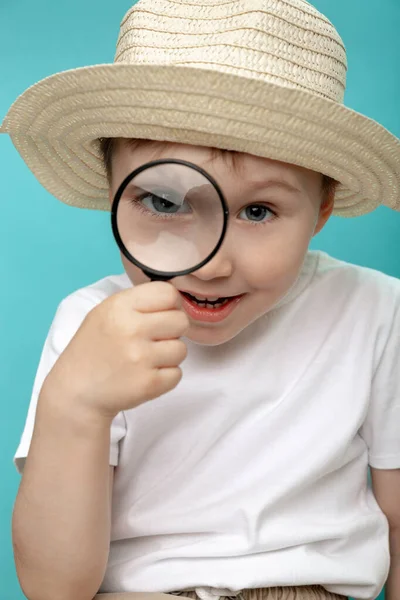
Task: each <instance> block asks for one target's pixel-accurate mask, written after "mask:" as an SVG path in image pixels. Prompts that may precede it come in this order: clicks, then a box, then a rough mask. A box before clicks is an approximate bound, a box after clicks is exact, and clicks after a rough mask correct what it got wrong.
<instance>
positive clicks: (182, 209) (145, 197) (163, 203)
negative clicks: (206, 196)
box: [137, 192, 190, 215]
mask: <svg viewBox="0 0 400 600" xmlns="http://www.w3.org/2000/svg"><path fill="white" fill-rule="evenodd" d="M137 200H138V201H139V202H140V204H142V205H143V206H145V207H146V208H147V209H148V210H149V211H150V212H152V213H155V214H164V215H172V214H176V213H179V214H182V213H190V206H189V204H188V203H187V202H186V201H184V202H183V203H182V201H181V200H180V199H178V200H176V201H174V199H173V198H170V197H168V195H164V196H159V195H157V194H153V193H150V192H147V193H144V194H142V195H140V196H139V198H138V199H137Z"/></svg>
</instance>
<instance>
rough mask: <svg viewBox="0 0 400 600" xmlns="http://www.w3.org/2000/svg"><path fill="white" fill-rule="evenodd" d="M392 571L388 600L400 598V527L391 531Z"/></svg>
mask: <svg viewBox="0 0 400 600" xmlns="http://www.w3.org/2000/svg"><path fill="white" fill-rule="evenodd" d="M390 556H391V559H390V572H389V578H388V580H387V583H386V597H385V598H386V600H399V598H400V529H395V528H391V531H390Z"/></svg>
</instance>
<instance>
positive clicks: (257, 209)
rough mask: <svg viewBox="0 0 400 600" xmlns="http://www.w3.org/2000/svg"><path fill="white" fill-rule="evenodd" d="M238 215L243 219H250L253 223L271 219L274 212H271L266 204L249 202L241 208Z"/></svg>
mask: <svg viewBox="0 0 400 600" xmlns="http://www.w3.org/2000/svg"><path fill="white" fill-rule="evenodd" d="M240 216H241V218H242V219H244V220H245V221H252V222H253V223H263V222H266V221H271V220H272V219H273V218H274V216H275V213H273V212H272V210H270V209H269V208H268V207H267V206H264V205H263V204H250V205H249V206H246V208H245V209H243V210H242V212H241V213H240ZM271 216H272V218H271ZM267 217H269V218H267Z"/></svg>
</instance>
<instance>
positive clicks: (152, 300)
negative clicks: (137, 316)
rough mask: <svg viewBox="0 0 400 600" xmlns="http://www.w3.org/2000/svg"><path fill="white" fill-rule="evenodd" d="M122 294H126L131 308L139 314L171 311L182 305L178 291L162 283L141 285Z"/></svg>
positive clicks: (155, 282)
mask: <svg viewBox="0 0 400 600" xmlns="http://www.w3.org/2000/svg"><path fill="white" fill-rule="evenodd" d="M122 294H126V297H127V298H128V300H129V301H131V303H132V304H131V307H132V308H133V309H134V310H136V311H138V312H141V313H153V312H157V311H163V310H172V309H174V308H180V307H181V304H182V299H181V296H180V293H179V292H178V290H177V289H176V288H174V286H173V285H171V284H170V283H166V282H164V281H152V282H150V283H143V284H141V285H138V286H137V287H135V288H133V290H132V289H131V290H127V292H122Z"/></svg>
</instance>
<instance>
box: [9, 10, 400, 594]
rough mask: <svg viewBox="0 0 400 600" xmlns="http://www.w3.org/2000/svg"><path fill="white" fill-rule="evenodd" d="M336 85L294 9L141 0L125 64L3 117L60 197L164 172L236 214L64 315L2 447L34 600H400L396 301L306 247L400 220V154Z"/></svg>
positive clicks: (332, 65) (384, 288) (67, 79)
mask: <svg viewBox="0 0 400 600" xmlns="http://www.w3.org/2000/svg"><path fill="white" fill-rule="evenodd" d="M345 73H346V56H345V51H344V48H343V44H342V42H341V39H340V37H339V36H338V34H337V32H336V31H335V29H334V27H333V26H332V25H331V24H330V23H329V21H328V20H327V19H326V18H325V17H323V16H322V15H320V14H319V13H318V12H317V11H316V10H315V9H314V8H313V7H312V6H311V5H310V4H308V3H307V2H304V1H303V0H290V2H289V1H287V0H257V1H255V0H231V1H227V0H224V1H221V0H207V1H205V0H204V1H203V2H202V3H200V2H194V1H193V0H191V1H188V0H179V1H178V0H158V1H157V2H155V1H154V0H141V1H140V2H139V3H138V4H137V5H135V6H134V7H133V8H132V9H131V10H130V11H129V12H128V14H127V15H126V17H125V19H124V20H123V22H122V25H121V32H120V36H119V40H118V45H117V55H116V62H115V64H114V65H101V66H97V67H87V68H84V69H77V70H74V71H71V72H68V73H64V74H57V75H55V76H53V77H50V78H48V79H46V80H44V81H43V82H39V84H37V85H36V86H34V87H33V88H30V89H29V90H28V91H27V92H26V93H25V94H23V95H22V96H21V97H20V98H19V99H18V100H17V101H16V103H15V105H13V107H12V108H11V109H10V112H9V114H8V115H7V117H6V119H5V122H4V124H3V128H2V129H3V131H5V132H8V133H9V134H10V135H11V136H12V139H13V141H14V143H15V144H16V146H17V148H18V150H19V151H20V153H21V154H22V156H23V158H24V159H25V161H26V162H27V164H28V165H29V167H30V168H31V169H32V171H33V172H34V173H35V174H36V176H37V177H38V179H39V180H40V181H41V182H42V183H43V185H45V186H46V187H47V189H49V190H50V191H51V192H52V193H53V194H54V195H55V196H57V197H58V198H60V199H61V200H63V201H65V202H68V203H70V204H72V205H75V206H81V207H91V208H98V209H106V208H109V206H110V203H111V202H112V201H113V198H114V195H115V193H116V191H117V189H118V187H119V185H120V183H121V182H122V181H123V180H124V178H125V177H126V176H127V175H128V174H129V173H130V172H131V171H132V170H133V169H135V168H136V167H138V166H140V165H143V164H146V163H148V162H149V161H152V160H154V159H158V158H178V159H184V160H188V161H189V162H192V163H194V164H196V165H199V166H201V167H202V168H203V169H206V170H207V171H208V172H209V173H210V174H211V175H212V176H213V177H214V178H215V179H216V180H217V182H218V183H219V185H220V186H221V188H222V190H223V192H224V194H225V197H226V198H227V201H228V205H229V211H230V221H229V229H228V235H227V238H226V239H225V241H224V244H223V246H222V248H221V249H220V251H219V252H218V253H217V255H216V256H215V257H214V258H213V259H212V260H211V261H210V262H209V263H207V264H206V265H204V266H203V267H202V268H201V269H199V270H198V271H196V272H195V273H193V274H191V275H188V276H185V277H179V278H175V279H173V280H172V281H171V282H170V283H159V282H157V283H156V282H152V283H149V282H148V280H147V279H146V278H145V276H144V275H143V274H142V273H141V272H140V271H139V270H138V269H137V268H136V267H134V266H133V265H131V264H130V263H129V262H128V261H126V260H125V259H123V263H124V267H125V274H124V275H121V276H117V277H107V278H105V279H104V280H101V281H100V282H97V283H95V284H93V285H91V286H89V287H87V288H85V289H83V290H79V291H78V292H75V293H74V294H72V295H71V296H69V297H68V298H67V299H66V300H64V301H63V302H62V304H61V306H60V307H59V310H58V312H57V315H56V317H55V320H54V322H53V325H52V328H51V330H50V333H49V336H48V339H47V341H46V345H45V348H44V351H43V355H42V359H41V362H40V365H39V370H38V374H37V377H36V381H35V385H34V391H33V397H32V402H31V406H30V410H29V414H28V419H27V423H26V426H25V430H24V433H23V436H22V440H21V444H20V446H19V448H18V450H17V453H16V464H17V467H18V468H19V470H20V471H22V470H23V477H22V482H21V487H20V490H19V493H18V497H17V501H16V505H15V512H14V519H13V539H14V545H15V559H16V564H17V571H18V575H19V578H20V581H21V585H22V588H23V590H24V592H25V594H26V596H27V597H28V598H29V599H30V600H35V599H36V598H40V599H41V600H47V598H49V599H50V598H51V599H53V598H60V599H61V600H63V599H64V598H65V599H68V600H69V599H72V598H73V599H74V600H89V599H90V598H92V597H93V596H94V595H95V594H96V592H97V591H98V590H99V589H101V591H102V592H116V593H118V592H121V593H122V596H124V594H123V593H124V592H126V593H127V594H128V596H129V593H135V592H156V593H174V594H181V595H184V596H189V597H191V598H200V599H201V600H208V599H209V598H218V597H230V596H241V597H243V598H246V599H250V598H253V597H254V598H256V597H257V598H258V597H260V598H263V599H270V600H271V599H273V598H287V599H288V600H289V599H290V600H294V599H298V598H300V599H303V600H306V599H308V600H310V599H311V598H317V599H319V598H321V599H322V598H325V599H339V598H346V597H349V596H352V597H355V598H360V599H369V600H372V599H373V598H375V597H376V596H377V595H378V594H379V592H380V590H381V589H382V587H383V585H384V583H385V581H386V578H387V577H388V575H389V580H388V598H389V600H397V599H398V598H399V594H400V558H399V556H400V552H399V548H400V533H399V531H400V510H399V505H400V503H399V498H400V475H399V473H400V471H399V467H400V435H399V422H400V421H399V416H400V415H399V395H400V390H399V388H400V382H399V378H398V365H399V356H400V341H399V335H398V332H399V326H400V283H399V282H398V281H397V280H395V279H393V278H390V277H387V276H385V275H383V274H380V273H377V272H375V271H372V270H368V269H364V268H360V267H357V266H354V265H349V264H347V263H343V262H340V261H337V260H335V259H333V258H331V257H329V256H327V255H325V254H323V253H318V252H316V253H315V252H309V251H308V246H309V242H310V240H311V238H312V237H313V235H315V234H316V233H317V232H318V231H320V230H321V229H322V228H323V226H324V225H325V223H326V222H327V220H328V219H329V216H330V215H331V214H332V212H333V211H335V213H336V214H341V215H343V216H356V215H361V214H364V213H366V212H368V211H371V210H373V209H374V208H375V207H377V206H378V205H380V204H386V205H387V206H389V207H391V208H393V209H395V210H399V209H400V200H399V198H400V194H399V187H400V181H399V172H400V149H399V148H400V146H399V142H398V140H396V139H395V138H394V137H393V136H392V135H391V134H389V133H388V132H387V131H385V130H384V129H383V128H382V127H380V126H379V125H378V124H376V123H374V122H372V121H369V120H368V119H366V118H365V117H362V116H361V115H358V114H355V113H353V112H352V111H350V110H349V109H347V108H345V107H344V106H343V105H342V101H343V94H344V89H345ZM336 182H338V183H337V184H336ZM215 302H217V303H218V304H220V305H221V306H220V307H219V308H217V309H216V308H212V306H211V303H215ZM217 311H220V312H219V313H218V314H219V317H218V319H217V318H216V317H215V315H216V314H217ZM211 315H214V316H213V318H211ZM182 338H184V339H182ZM183 361H185V362H184V368H183V377H182V371H181V368H180V365H181V364H182V363H183ZM178 384H179V385H178ZM28 450H29V455H28ZM368 465H369V466H371V468H372V475H373V484H374V490H373V491H372V490H370V489H369V488H368V486H367V468H368ZM373 492H374V493H373ZM389 570H390V573H389ZM122 596H121V597H122ZM110 598H111V597H110Z"/></svg>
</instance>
